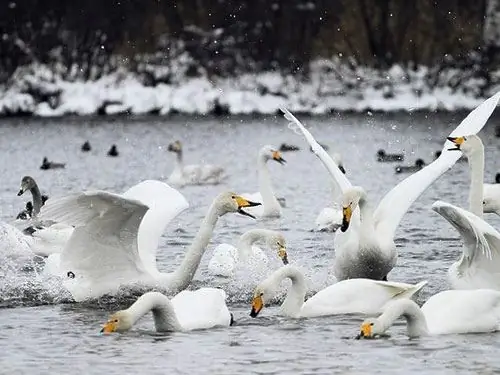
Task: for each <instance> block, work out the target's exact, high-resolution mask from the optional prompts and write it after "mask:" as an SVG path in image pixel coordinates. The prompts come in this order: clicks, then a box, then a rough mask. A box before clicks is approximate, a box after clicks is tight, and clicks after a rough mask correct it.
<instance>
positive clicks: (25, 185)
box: [17, 176, 36, 196]
mask: <svg viewBox="0 0 500 375" xmlns="http://www.w3.org/2000/svg"><path fill="white" fill-rule="evenodd" d="M35 186H36V182H35V180H34V179H33V177H30V176H24V177H23V179H22V180H21V188H20V189H19V192H18V193H17V195H18V196H21V195H23V194H24V193H25V192H26V191H28V190H31V189H32V188H34V187H35Z"/></svg>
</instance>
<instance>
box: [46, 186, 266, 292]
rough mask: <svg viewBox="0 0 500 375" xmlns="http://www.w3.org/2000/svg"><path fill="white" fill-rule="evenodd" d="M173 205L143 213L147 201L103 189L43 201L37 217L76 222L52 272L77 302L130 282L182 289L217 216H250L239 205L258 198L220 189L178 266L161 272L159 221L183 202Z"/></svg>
mask: <svg viewBox="0 0 500 375" xmlns="http://www.w3.org/2000/svg"><path fill="white" fill-rule="evenodd" d="M148 183H149V184H151V183H155V184H156V185H157V187H158V190H161V189H163V190H167V194H168V190H173V191H174V192H176V190H175V189H172V188H171V187H169V186H168V185H166V184H163V183H161V182H159V181H148ZM162 185H163V186H162ZM177 193H178V192H177ZM178 194H179V193H178ZM179 195H180V194H179ZM180 197H182V195H180ZM150 199H152V198H150ZM160 199H161V195H160ZM167 202H168V201H167ZM176 204H177V205H178V206H177V208H178V209H177V210H170V211H168V212H162V210H158V209H152V210H151V215H147V213H148V211H149V207H148V205H147V202H146V203H142V201H139V200H135V199H131V198H128V197H125V196H122V195H118V194H112V193H108V192H105V191H95V192H83V193H79V194H74V195H71V196H69V197H65V198H60V199H57V200H53V201H52V202H50V201H49V202H47V204H46V205H45V206H44V208H43V209H42V215H43V216H46V217H48V218H53V219H54V220H61V221H63V222H67V223H69V224H72V225H75V226H76V229H75V231H74V233H73V235H72V236H71V238H70V240H69V241H68V243H67V244H66V247H65V248H64V251H63V252H62V254H61V259H60V265H59V267H58V275H60V276H62V277H64V285H65V287H66V288H67V289H68V290H69V291H70V292H71V294H72V296H73V298H74V299H75V300H76V301H77V302H78V301H82V300H85V299H89V298H98V297H100V296H102V295H104V294H113V293H116V292H117V290H118V289H119V287H120V286H122V285H130V284H136V283H139V284H142V285H148V286H152V285H154V286H156V285H157V286H160V287H162V288H165V289H168V291H169V292H178V291H181V290H183V289H185V288H187V287H188V285H189V284H190V283H191V280H192V279H193V277H194V274H195V272H196V270H197V268H198V266H199V264H200V261H201V257H202V255H203V253H204V251H205V248H206V246H207V245H208V242H209V241H210V237H211V236H212V232H213V230H214V227H215V225H216V223H217V220H218V219H219V217H220V216H222V215H225V214H226V213H228V212H238V213H240V214H243V215H247V216H251V215H250V214H248V213H246V212H245V211H243V210H242V208H244V207H251V206H253V205H256V204H258V203H253V202H249V201H247V200H246V199H244V198H241V197H240V196H238V195H235V194H233V193H229V192H228V193H222V194H220V195H219V196H218V197H217V198H216V199H215V200H214V202H213V203H212V205H211V206H210V208H209V210H208V213H207V215H206V216H205V218H204V219H203V221H202V224H201V227H200V229H199V231H198V233H197V235H196V237H195V239H194V240H193V243H192V244H191V246H190V247H189V249H188V250H187V252H186V254H185V256H184V259H183V261H182V263H181V265H180V266H179V267H178V268H177V270H176V271H174V272H173V273H162V272H159V271H158V269H157V267H156V249H157V247H158V241H159V238H160V235H161V233H162V232H163V230H164V227H165V225H166V224H167V223H168V222H169V221H170V220H171V219H172V218H173V217H175V216H176V215H177V214H178V213H179V212H180V211H182V210H183V209H184V208H185V206H186V203H185V200H184V201H183V198H182V199H179V201H177V202H176V201H175V200H173V201H172V205H176ZM151 206H152V205H151ZM143 222H144V223H143ZM154 223H156V225H154ZM143 224H148V225H147V226H145V227H143ZM51 266H53V265H51Z"/></svg>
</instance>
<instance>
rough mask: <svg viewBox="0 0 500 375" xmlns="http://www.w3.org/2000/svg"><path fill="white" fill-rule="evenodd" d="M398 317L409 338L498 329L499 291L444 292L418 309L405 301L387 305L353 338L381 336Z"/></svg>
mask: <svg viewBox="0 0 500 375" xmlns="http://www.w3.org/2000/svg"><path fill="white" fill-rule="evenodd" d="M400 316H402V317H403V318H405V319H406V331H407V335H408V336H409V337H410V338H415V337H420V336H426V335H444V334H457V333H485V332H495V331H498V330H499V329H500V292H498V291H495V290H491V289H476V290H446V291H444V292H441V293H438V294H435V295H433V296H432V297H431V298H429V300H428V301H427V302H426V303H424V305H423V306H422V307H421V308H420V307H418V305H417V304H416V303H415V302H413V301H411V300H409V299H406V300H405V299H400V300H396V301H391V302H389V303H388V304H387V305H386V306H385V308H384V312H383V313H382V315H380V316H379V317H378V318H369V319H366V320H365V321H364V322H363V324H362V325H361V332H360V333H359V335H358V337H357V338H361V337H366V338H373V337H376V336H377V335H382V334H383V333H384V332H385V331H387V330H388V329H389V328H390V327H391V326H392V325H393V324H394V322H395V321H396V320H397V319H398V318H399V317H400Z"/></svg>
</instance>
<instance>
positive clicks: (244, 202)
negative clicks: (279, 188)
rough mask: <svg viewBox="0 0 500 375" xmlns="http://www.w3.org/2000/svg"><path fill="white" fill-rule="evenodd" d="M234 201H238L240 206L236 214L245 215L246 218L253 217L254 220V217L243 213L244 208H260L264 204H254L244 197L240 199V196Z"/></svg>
mask: <svg viewBox="0 0 500 375" xmlns="http://www.w3.org/2000/svg"><path fill="white" fill-rule="evenodd" d="M234 199H235V200H236V203H237V204H238V209H237V211H236V212H238V213H239V214H241V215H245V216H248V217H251V218H252V219H255V216H254V215H252V214H249V213H248V212H246V211H243V208H244V207H256V206H260V205H262V203H258V202H252V201H249V200H247V199H245V198H243V197H240V196H236V197H234Z"/></svg>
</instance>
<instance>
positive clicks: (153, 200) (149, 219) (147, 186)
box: [123, 180, 189, 274]
mask: <svg viewBox="0 0 500 375" xmlns="http://www.w3.org/2000/svg"><path fill="white" fill-rule="evenodd" d="M123 197H125V198H129V199H133V200H136V201H139V202H141V203H142V204H144V205H146V206H148V207H149V210H148V211H147V212H146V214H145V215H144V218H143V219H142V223H141V225H140V227H139V235H138V247H139V255H140V257H141V259H142V262H143V264H144V266H145V267H146V269H148V271H149V272H150V273H153V274H154V273H156V272H158V269H157V268H156V251H157V249H158V243H159V240H160V237H161V236H162V234H163V232H164V231H165V228H166V227H167V225H168V224H169V223H170V222H171V221H172V220H173V219H174V218H175V217H176V216H177V215H179V214H180V213H181V212H182V211H184V210H185V209H187V208H188V207H189V203H188V202H187V200H186V198H184V196H183V195H182V194H181V193H180V192H179V191H177V190H176V189H174V188H172V187H170V186H169V185H167V184H166V183H164V182H161V181H154V180H146V181H143V182H141V183H139V184H137V185H135V186H132V187H131V188H130V189H128V190H127V191H126V192H125V193H124V194H123Z"/></svg>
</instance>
